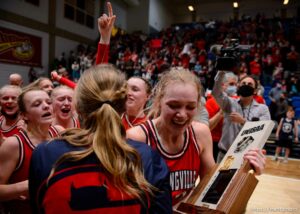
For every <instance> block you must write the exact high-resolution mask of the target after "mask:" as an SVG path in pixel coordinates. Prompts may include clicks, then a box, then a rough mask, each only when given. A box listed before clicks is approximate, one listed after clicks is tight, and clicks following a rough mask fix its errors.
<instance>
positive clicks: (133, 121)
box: [121, 113, 147, 130]
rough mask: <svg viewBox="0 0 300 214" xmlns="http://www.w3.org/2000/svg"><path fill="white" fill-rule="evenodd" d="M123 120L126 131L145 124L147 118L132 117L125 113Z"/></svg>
mask: <svg viewBox="0 0 300 214" xmlns="http://www.w3.org/2000/svg"><path fill="white" fill-rule="evenodd" d="M121 119H122V123H123V125H124V127H125V130H127V129H130V128H132V127H134V126H137V125H139V124H141V123H143V122H145V121H146V120H147V116H146V115H145V116H144V117H139V118H136V117H130V116H128V115H127V114H126V113H123V114H122V116H121Z"/></svg>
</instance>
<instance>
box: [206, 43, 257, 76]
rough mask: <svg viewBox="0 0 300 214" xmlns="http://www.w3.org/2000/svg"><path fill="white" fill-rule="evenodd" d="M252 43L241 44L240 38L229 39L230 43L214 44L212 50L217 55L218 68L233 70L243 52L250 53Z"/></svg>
mask: <svg viewBox="0 0 300 214" xmlns="http://www.w3.org/2000/svg"><path fill="white" fill-rule="evenodd" d="M251 47H252V45H240V44H239V41H238V39H231V40H229V44H228V45H226V46H223V45H212V46H211V47H210V50H211V52H213V53H215V54H216V55H217V61H216V65H215V67H216V69H217V70H223V71H232V69H233V68H234V67H235V66H236V64H237V62H238V61H239V58H240V56H241V54H242V53H249V52H250V49H251Z"/></svg>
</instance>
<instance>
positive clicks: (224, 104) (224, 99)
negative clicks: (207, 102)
mask: <svg viewBox="0 0 300 214" xmlns="http://www.w3.org/2000/svg"><path fill="white" fill-rule="evenodd" d="M224 76H225V72H224V71H219V72H218V73H217V75H216V77H215V84H214V87H213V90H212V93H211V94H212V96H213V97H214V98H215V100H216V101H217V103H218V105H219V106H220V108H221V109H222V110H223V111H225V112H226V113H230V112H231V104H230V98H229V97H228V96H227V95H226V94H225V93H223V90H222V83H223V79H224Z"/></svg>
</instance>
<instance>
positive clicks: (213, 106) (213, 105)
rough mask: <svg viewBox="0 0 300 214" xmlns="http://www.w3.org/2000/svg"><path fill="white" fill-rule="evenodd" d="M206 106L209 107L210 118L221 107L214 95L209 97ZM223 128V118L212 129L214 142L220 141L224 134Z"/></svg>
mask: <svg viewBox="0 0 300 214" xmlns="http://www.w3.org/2000/svg"><path fill="white" fill-rule="evenodd" d="M205 107H206V109H207V112H208V115H209V118H212V117H213V116H215V115H216V114H217V113H218V112H219V110H220V107H219V105H218V103H217V101H216V100H215V98H214V97H213V96H210V98H209V99H207V101H206V104H205ZM222 128H223V119H221V120H220V122H219V123H218V124H217V125H216V126H215V128H214V129H213V130H211V136H212V139H213V141H214V142H219V141H220V139H221V136H222Z"/></svg>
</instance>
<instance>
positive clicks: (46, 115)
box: [42, 112, 52, 117]
mask: <svg viewBox="0 0 300 214" xmlns="http://www.w3.org/2000/svg"><path fill="white" fill-rule="evenodd" d="M51 115H52V114H51V113H50V112H47V113H45V114H43V115H42V117H50V116H51Z"/></svg>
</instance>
